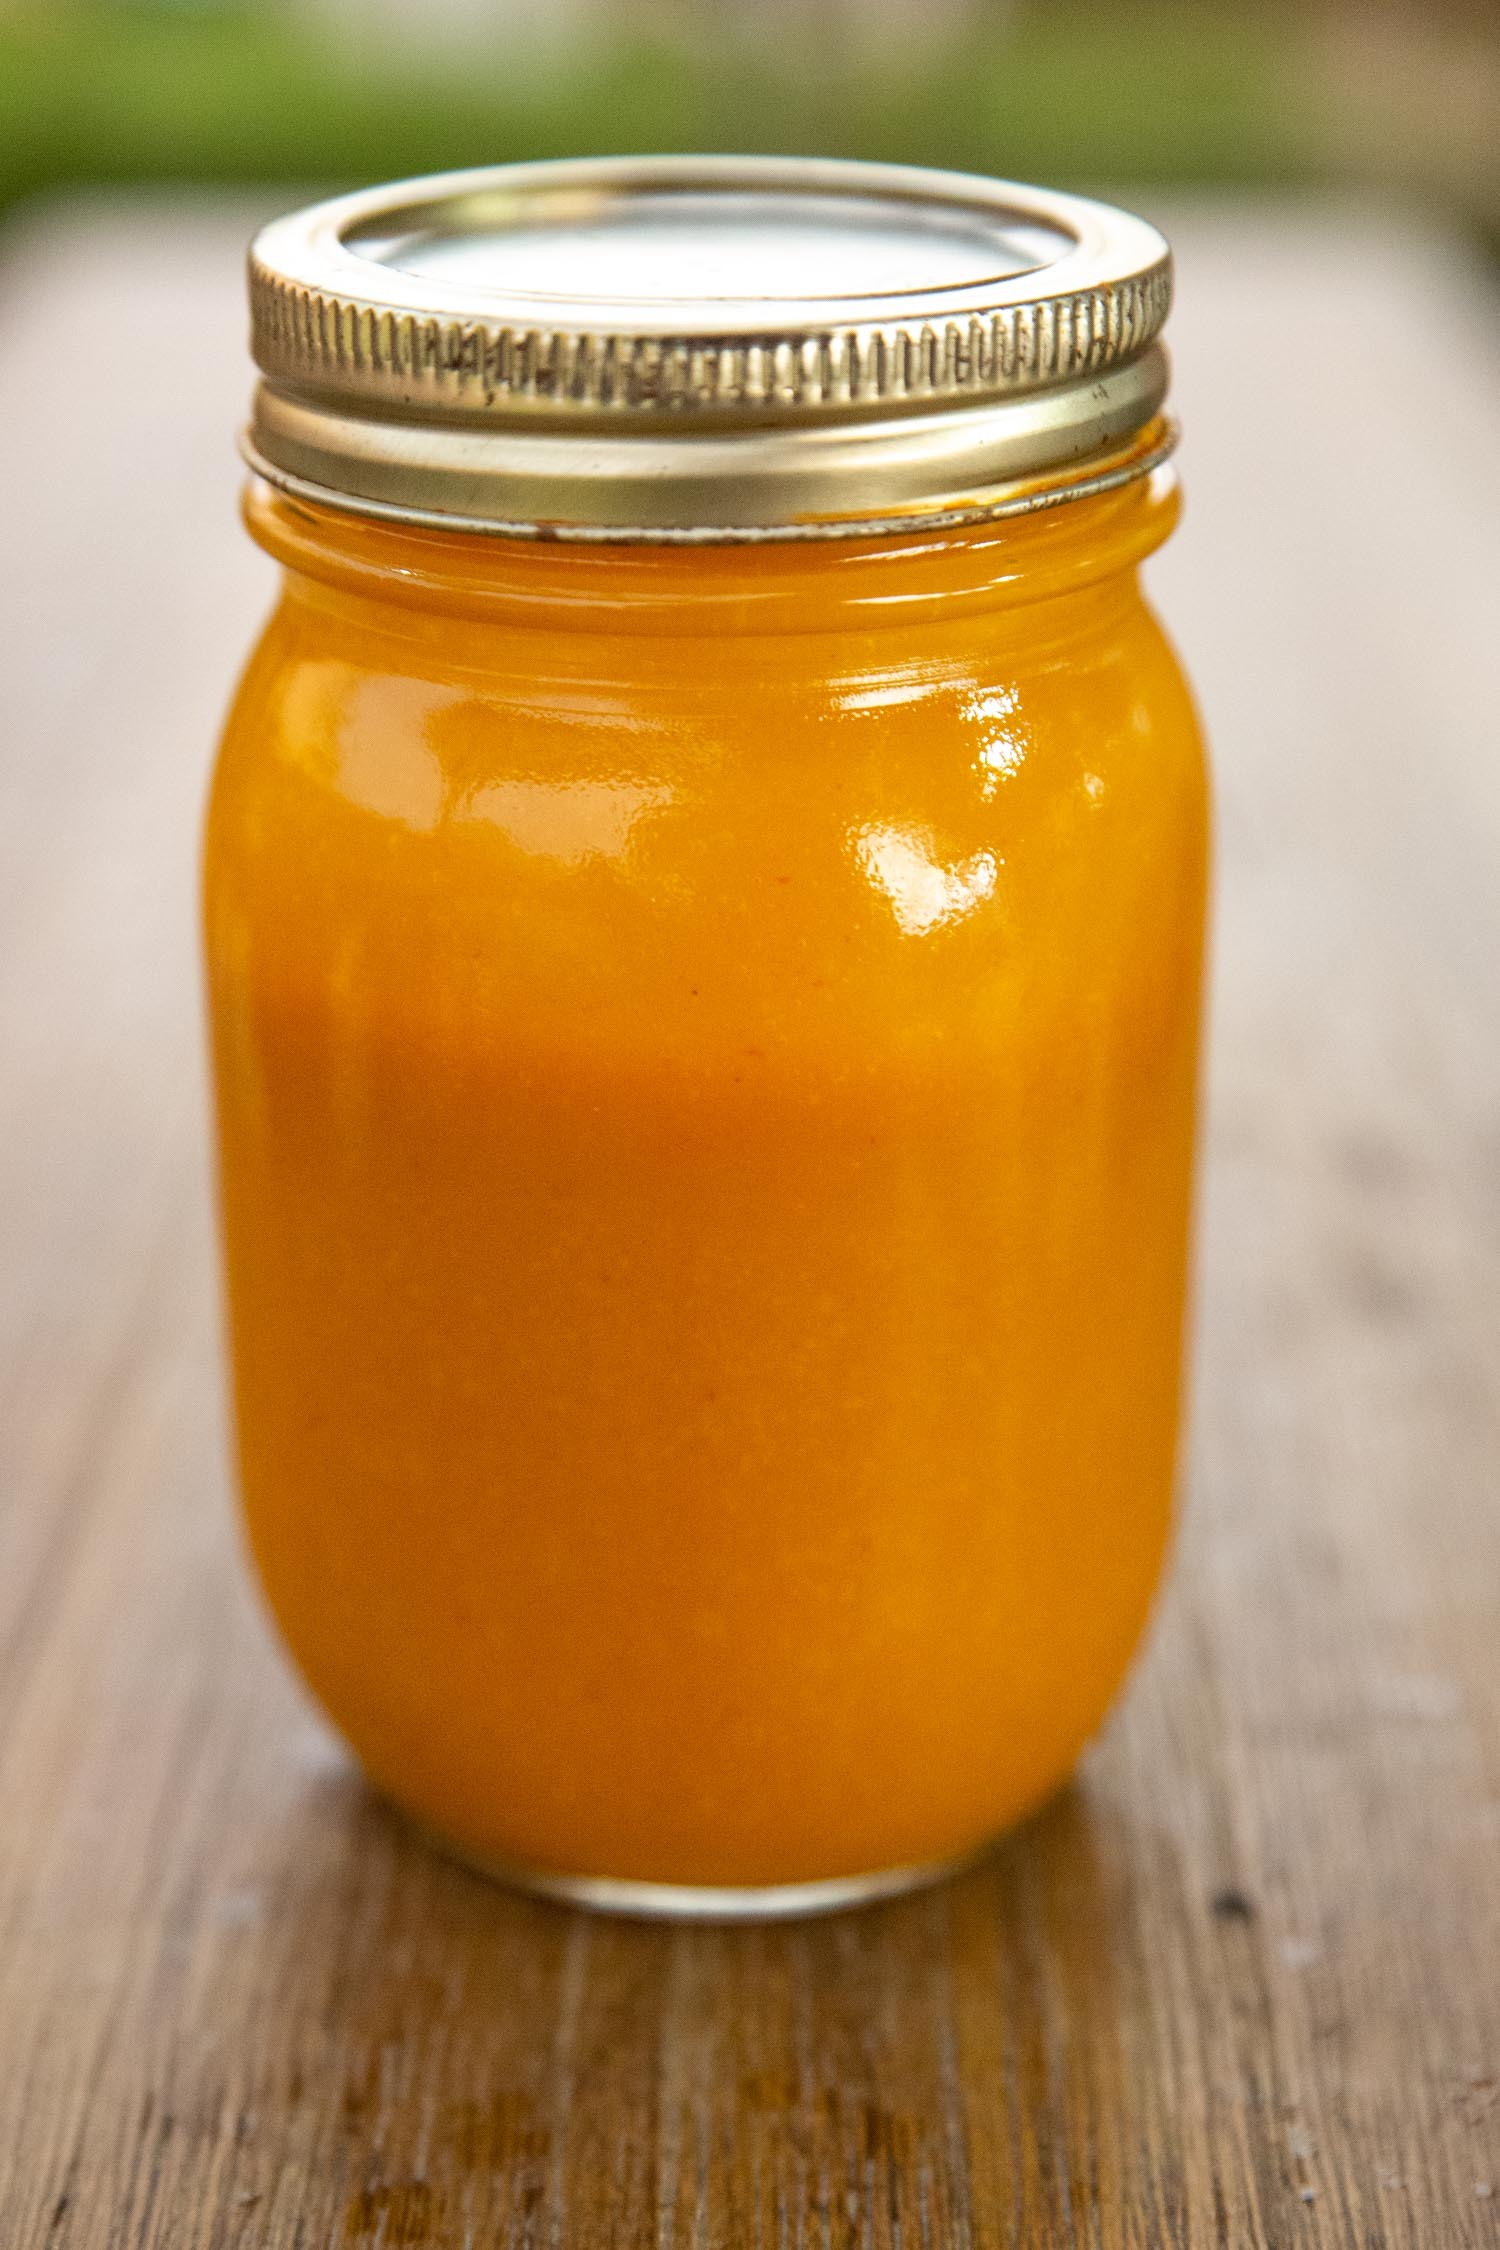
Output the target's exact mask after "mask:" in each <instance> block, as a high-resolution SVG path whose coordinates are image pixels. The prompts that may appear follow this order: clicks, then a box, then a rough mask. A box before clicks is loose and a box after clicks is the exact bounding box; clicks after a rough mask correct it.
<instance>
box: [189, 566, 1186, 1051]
mask: <svg viewBox="0 0 1500 2250" xmlns="http://www.w3.org/2000/svg"><path fill="white" fill-rule="evenodd" d="M336 622H337V621H336V620H333V621H331V620H329V619H328V618H326V617H319V616H318V615H316V614H313V615H309V614H308V613H305V612H299V611H298V609H297V608H296V606H295V605H287V606H285V607H283V609H282V610H281V611H280V612H278V614H277V616H276V617H274V618H273V620H272V621H271V624H270V626H269V627H268V630H267V633H266V635H265V637H264V639H263V641H262V643H261V645H260V647H259V649H258V650H257V652H256V654H255V656H254V657H253V658H252V661H251V663H250V665H249V667H248V670H247V672H246V675H245V679H244V682H243V685H242V688H241V691H240V695H239V697H238V699H237V701H236V704H235V707H234V709H233V711H232V713H231V717H230V721H229V725H228V728H227V731H226V737H225V743H224V748H223V753H222V756H221V760H220V765H219V772H218V778H217V781H216V784H215V789H214V792H213V799H212V804H211V810H210V819H209V840H208V882H209V892H210V902H209V903H210V938H211V942H212V939H213V933H214V929H215V927H216V920H215V917H216V916H217V926H219V927H221V928H222V927H225V926H227V923H228V922H229V921H233V923H234V924H235V926H236V928H238V929H239V930H240V931H241V932H242V933H243V932H245V931H247V930H253V931H254V932H255V933H256V949H257V952H258V954H259V955H260V956H262V957H264V956H265V955H266V954H267V953H268V952H277V953H279V954H280V955H281V956H282V957H283V958H284V962H285V964H287V965H289V966H291V967H295V965H296V964H297V963H298V962H300V963H301V964H302V965H303V966H304V968H305V969H306V971H307V973H309V974H311V975H314V976H316V974H317V973H318V972H317V968H316V964H318V963H319V962H320V961H324V962H326V961H327V960H330V959H332V958H333V957H334V955H337V956H338V958H339V959H340V960H342V961H347V959H348V958H349V956H350V952H351V948H352V949H353V950H354V951H355V952H357V953H358V955H359V957H360V959H361V962H362V964H363V970H362V973H363V974H364V975H365V976H366V977H367V978H369V979H373V980H375V981H381V980H384V981H385V982H387V983H391V984H397V983H399V984H401V985H403V986H405V987H412V986H415V985H417V984H419V983H421V981H422V980H423V979H424V978H427V979H429V980H436V981H438V982H443V981H445V980H446V982H447V983H448V984H450V985H451V984H452V982H453V980H454V979H455V978H457V979H459V980H468V982H469V984H470V985H471V986H476V987H477V986H483V985H486V984H489V985H492V986H493V987H494V988H495V989H497V990H498V989H499V987H500V986H501V985H502V984H504V983H505V981H506V980H507V979H508V978H510V979H512V980H513V978H514V974H515V972H516V970H517V969H518V968H519V970H520V971H521V973H522V974H523V975H524V976H525V977H527V978H529V979H531V980H532V981H533V982H534V983H535V984H536V987H537V989H538V990H539V991H545V992H546V993H547V994H548V995H549V996H550V997H551V1000H552V1001H553V1002H554V1003H556V1001H557V1000H558V999H559V998H560V997H562V996H564V995H565V994H567V993H569V992H573V991H576V990H578V989H583V988H586V989H587V990H588V992H589V993H590V994H598V993H599V992H601V991H605V990H607V989H608V988H609V986H610V983H611V980H619V981H622V982H625V981H628V983H629V984H630V986H631V989H632V991H633V993H634V994H635V996H636V999H637V1001H639V998H640V995H641V994H642V993H648V992H649V991H651V990H652V989H653V988H656V989H659V990H661V991H662V992H663V993H666V992H670V993H672V994H677V993H678V991H679V988H683V989H686V990H689V991H690V990H691V984H690V982H689V983H688V984H687V985H686V986H684V963H685V962H690V961H692V960H698V961H701V962H708V963H713V964H715V965H716V967H715V973H716V974H717V976H718V977H719V979H720V981H721V982H722V983H724V984H725V985H726V986H727V987H732V988H733V989H734V990H735V991H736V992H738V993H739V996H740V997H739V1002H738V1003H737V1004H738V1005H739V1006H740V1008H741V1009H742V1010H744V1009H746V1008H749V1009H752V1012H753V1004H754V996H755V994H756V993H757V992H763V991H765V990H766V989H767V988H768V987H770V986H775V985H778V984H779V985H780V986H782V987H785V985H786V984H787V983H788V982H789V981H795V980H800V981H801V982H803V983H808V984H810V985H813V986H818V987H821V988H825V989H827V988H829V987H831V986H835V985H836V986H837V987H838V988H839V989H840V990H841V991H843V993H844V994H845V996H846V998H847V997H848V995H849V993H850V991H851V989H852V988H853V986H855V985H858V984H860V983H863V984H864V985H866V986H868V987H870V988H871V989H874V988H876V987H879V988H880V989H881V990H882V992H883V993H884V994H885V996H886V999H885V1001H884V1002H883V1003H882V1004H883V1005H884V1004H888V1000H889V994H890V992H891V990H892V989H893V988H895V987H904V988H905V989H907V990H909V992H910V994H911V997H912V1001H913V1005H915V1006H917V1007H919V1008H920V1007H922V1006H925V1005H927V1004H928V1003H927V995H928V994H929V993H931V994H939V993H941V994H943V995H947V996H949V997H951V996H952V995H954V994H956V993H961V992H963V991H965V990H970V989H973V988H975V987H977V986H983V987H984V988H986V989H987V990H991V991H992V990H993V987H994V985H995V982H996V979H997V977H1002V976H1003V975H1004V973H1005V964H1006V962H1007V961H1010V962H1012V963H1020V962H1021V960H1022V957H1023V952H1024V955H1025V959H1026V960H1028V961H1031V962H1032V963H1033V964H1034V960H1035V953H1036V949H1035V946H1034V945H1028V947H1027V948H1025V949H1022V948H1020V947H1019V946H1018V939H1019V938H1020V937H1022V936H1027V937H1028V938H1029V937H1031V936H1032V935H1034V934H1035V933H1037V932H1042V933H1045V935H1046V937H1047V941H1048V945H1049V947H1050V948H1051V949H1052V951H1053V952H1054V953H1056V954H1058V955H1059V956H1073V955H1079V956H1080V957H1081V956H1084V955H1086V954H1087V953H1088V952H1089V951H1090V950H1091V949H1097V948H1099V947H1100V946H1104V945H1108V944H1114V945H1117V946H1119V945H1124V946H1127V947H1130V948H1134V949H1136V950H1139V948H1140V947H1141V946H1142V945H1143V944H1147V943H1149V942H1151V940H1152V937H1153V933H1155V935H1156V936H1157V938H1158V940H1161V941H1164V940H1165V939H1166V938H1167V937H1168V936H1170V935H1171V933H1172V931H1173V930H1178V929H1180V928H1181V927H1183V926H1191V927H1192V928H1196V924H1197V921H1198V920H1199V919H1201V912H1202V891H1203V883H1204V863H1205V852H1206V842H1205V830H1206V807H1205V785H1204V776H1203V758H1202V749H1201V743H1200V739H1199V734H1198V729H1197V723H1196V720H1195V717H1194V713H1193V708H1192V703H1191V699H1190V696H1189V693H1188V690H1187V687H1186V685H1185V682H1184V680H1183V676H1182V673H1181V670H1180V667H1179V666H1178V663H1177V661H1176V658H1175V656H1174V655H1173V653H1172V651H1171V649H1170V647H1169V646H1168V644H1167V642H1166V640H1165V638H1164V636H1163V635H1162V633H1161V631H1160V628H1159V627H1158V625H1157V623H1156V621H1155V619H1154V617H1153V616H1152V614H1151V613H1150V611H1149V610H1148V609H1147V608H1146V606H1145V605H1144V603H1142V602H1141V601H1140V600H1139V599H1132V600H1130V601H1128V602H1123V603H1116V604H1115V605H1114V606H1113V608H1112V609H1111V610H1110V611H1109V612H1108V614H1107V615H1105V616H1101V618H1100V620H1099V629H1097V630H1096V631H1094V632H1092V633H1090V632H1087V631H1078V630H1075V631H1072V632H1069V633H1065V632H1059V631H1058V630H1056V629H1055V627H1054V629H1053V630H1052V631H1051V632H1050V633H1046V632H1042V631H1040V630H1039V631H1038V632H1037V633H1036V634H1035V635H1034V636H1032V637H1031V638H1028V637H1027V635H1026V634H1025V633H1024V632H1019V633H1018V632H1017V631H1016V630H1014V629H1011V630H1008V631H1006V632H986V631H985V630H983V629H982V623H983V621H974V620H970V621H968V626H967V629H966V631H965V632H964V633H963V634H961V635H960V634H953V633H950V634H948V635H946V636H945V635H933V634H929V635H927V636H926V637H925V638H920V637H912V638H911V639H907V638H905V637H902V638H900V639H897V638H896V637H895V636H892V635H889V634H882V633H879V632H870V633H866V634H863V635H861V636H858V637H857V639H856V637H854V636H847V637H844V638H842V639H841V641H840V643H839V645H837V646H836V647H835V646H831V645H830V644H829V643H828V641H826V640H823V639H821V638H817V637H814V636H806V637H802V638H799V637H798V636H795V635H783V636H780V637H778V638H777V639H775V640H774V641H773V640H770V639H765V640H760V641H754V642H752V641H751V640H750V639H749V637H748V636H745V637H741V638H739V639H731V640H726V641H725V642H723V643H719V644H715V643H712V642H710V643H704V642H702V641H700V642H698V644H697V645H696V646H694V647H692V648H691V649H687V648H684V647H682V646H680V645H679V646H675V647H674V646H672V645H662V644H657V643H653V642H644V641H642V640H641V639H639V638H637V639H635V640H633V641H631V642H629V643H624V644H621V643H609V642H604V641H602V640H601V641H600V642H599V643H598V644H597V645H591V646H590V647H589V648H588V649H587V650H582V649H580V648H579V647H577V646H575V645H572V644H571V643H569V642H566V641H565V640H564V639H563V637H562V636H554V637H551V638H550V639H549V638H547V637H544V636H535V637H533V638H532V639H531V640H530V641H529V642H525V641H522V640H520V639H519V638H517V639H516V640H509V639H504V638H501V637H499V636H497V638H496V644H495V647H494V653H493V660H492V662H491V663H490V664H488V665H487V666H482V667H481V666H476V665H474V664H473V663H468V664H465V665H463V666H459V665H455V664H453V663H451V662H447V661H444V660H442V658H441V653H440V652H439V651H436V650H434V648H433V645H432V644H431V642H430V641H429V642H425V643H422V644H404V643H402V642H401V641H400V640H399V639H397V638H392V639H391V640H390V641H389V642H387V643H385V644H372V643H371V642H370V641H369V640H368V639H366V640H363V641H361V640H360V639H358V638H357V637H351V636H348V635H341V634H340V633H339V632H338V631H337V630H335V629H334V626H335V625H336ZM242 943H243V939H242ZM1017 973H1018V974H1019V973H1020V971H1019V969H1018V970H1017ZM474 997H475V994H474V992H473V991H470V994H469V1004H472V1003H473V1000H474Z"/></svg>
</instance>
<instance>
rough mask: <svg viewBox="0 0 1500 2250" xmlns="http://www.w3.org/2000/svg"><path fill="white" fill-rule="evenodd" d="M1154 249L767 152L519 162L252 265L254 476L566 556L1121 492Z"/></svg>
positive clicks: (1143, 461)
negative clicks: (606, 542)
mask: <svg viewBox="0 0 1500 2250" xmlns="http://www.w3.org/2000/svg"><path fill="white" fill-rule="evenodd" d="M1170 297H1171V254H1170V252H1169V251H1168V248H1167V245H1166V243H1165V241H1164V240H1163V239H1162V237H1161V236H1160V235H1159V234H1158V233H1157V232H1156V230H1155V228H1154V227H1150V226H1148V225H1147V224H1146V223H1145V221H1144V220H1141V219H1137V218H1132V217H1131V216H1130V215H1129V214H1128V213H1126V212H1124V211H1117V210H1114V209H1113V208H1111V207H1110V206H1109V205H1107V204H1102V203H1092V202H1088V201H1085V200H1084V199H1083V198H1082V197H1079V196H1071V195H1056V194H1052V193H1050V192H1048V191H1046V190H1043V189H1041V188H1030V187H1019V186H1016V185H1014V184H1012V183H1009V182H1005V181H999V180H988V179H980V178H977V177H973V176H970V175H967V174H962V173H953V172H930V171H915V170H911V169H908V168H907V167H905V166H900V165H883V164H846V163H835V162H819V161H803V160H801V159H786V158H771V157H645V158H634V157H631V158H610V159H595V160H588V161H581V162H563V163H549V164H517V165H508V166H499V167H495V168H493V169H490V170H485V171H475V172H454V173H448V174H445V175H441V176H439V177H437V178H435V179H427V180H415V181H406V182H403V183H399V184H397V185H394V186H390V187H382V188H372V189H369V190H366V191H365V192H363V193H361V194H358V195H347V196H342V197H339V198H338V199H337V200H335V201H333V202H330V203H321V204H317V205H315V206H314V207H313V208H311V209H310V210H306V211H301V212H298V213H296V214H294V215H293V216H292V217H290V218H286V219H279V220H277V221H275V222H274V223H273V224H272V225H271V226H268V227H266V228H265V229H264V230H263V231H262V233H261V234H260V235H259V236H258V237H257V239H256V241H255V243H254V245H253V247H252V250H251V254H250V304H251V316H252V343H253V349H254V353H255V358H256V361H257V364H258V365H259V367H260V369H261V372H262V376H263V378H264V379H263V381H262V382H261V384H260V387H259V390H258V392H257V395H256V401H255V410H254V418H253V421H252V424H251V428H250V432H249V435H248V438H247V441H246V453H247V457H248V459H249V461H250V464H251V466H252V467H253V468H254V469H255V470H256V471H257V472H258V473H259V474H260V475H262V476H264V477H265V478H267V479H268V480H269V481H270V482H271V483H272V484H275V485H279V486H280V487H282V488H283V489H285V490H287V491H290V492H293V493H297V494H301V495H302V496H304V497H307V498H311V499H316V500H320V501H322V502H324V503H326V504H331V505H335V506H340V507H344V508H350V509H354V510H356V511H358V512H359V513H362V514H368V515H379V516H392V517H396V518H398V519H400V520H403V521H408V522H415V523H423V524H434V525H439V526H443V527H447V528H469V529H479V530H486V531H501V532H509V533H513V534H514V533H522V534H528V533H529V534H538V533H545V534H547V535H550V536H553V537H562V538H583V539H613V540H618V539H629V538H637V539H650V540H672V539H710V540H724V539H755V538H796V537H819V536H822V537H827V536H837V535H841V534H843V535H849V534H853V533H856V532H862V533H868V532H870V531H872V530H876V529H880V528H885V527H886V526H888V525H896V526H900V527H902V528H905V527H915V526H917V525H922V524H930V523H933V522H961V521H965V520H968V519H971V518H975V519H977V518H983V517H986V516H993V515H1000V514H1005V513H1008V512H1011V511H1013V510H1016V509H1019V508H1029V507H1035V506H1037V505H1042V504H1046V503H1048V502H1050V501H1052V500H1055V499H1062V498H1068V497H1071V496H1073V495H1074V494H1076V493H1078V492H1081V491H1085V490H1090V491H1091V490H1097V489H1099V488H1100V486H1101V484H1112V483H1118V482H1121V481H1123V479H1124V478H1125V477H1127V476H1135V475H1140V474H1142V473H1143V472H1144V470H1145V469H1146V468H1148V467H1150V466H1151V465H1152V464H1153V462H1155V461H1156V460H1159V459H1160V458H1161V457H1162V455H1163V454H1164V452H1165V451H1166V450H1167V447H1168V445H1169V444H1170V433H1169V432H1168V430H1167V428H1166V425H1165V424H1163V423H1161V422H1160V420H1159V419H1158V415H1159V409H1160V406H1161V402H1162V399H1163V396H1164V394H1165V390H1166V362H1165V358H1164V355H1163V353H1162V350H1161V347H1160V344H1159V343H1158V342H1157V341H1156V339H1157V337H1158V334H1159V331H1160V329H1161V326H1162V323H1163V321H1164V320H1165V318H1166V314H1167V307H1168V304H1169V301H1170Z"/></svg>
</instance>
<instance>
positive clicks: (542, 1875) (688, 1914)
mask: <svg viewBox="0 0 1500 2250" xmlns="http://www.w3.org/2000/svg"><path fill="white" fill-rule="evenodd" d="M422 1834H423V1835H424V1836H425V1837H426V1838H427V1841H428V1842H429V1843H430V1844H431V1845H432V1846H433V1848H434V1850H436V1851H438V1852H441V1853H442V1855H443V1857H444V1858H445V1859H452V1860H456V1861H457V1862H458V1863H459V1865H460V1866H462V1867H467V1868H468V1869H469V1871H470V1873H471V1874H475V1875H483V1876H484V1877H486V1878H487V1880H488V1881H490V1882H492V1883H503V1884H504V1885H505V1887H506V1889H507V1890H513V1891H528V1892H530V1893H531V1895H532V1896H533V1897H535V1898H545V1899H552V1900H553V1901H555V1902H556V1903H557V1904H559V1905H562V1906H578V1907H583V1908H585V1909H587V1911H588V1912H590V1913H592V1914H617V1915H625V1916H629V1917H633V1918H635V1919H638V1920H646V1921H653V1922H784V1921H792V1920H796V1919H798V1918H800V1917H803V1916H806V1915H815V1914H837V1913H840V1912H842V1911H843V1910H844V1909H845V1908H847V1907H853V1906H871V1905H874V1904H875V1903H876V1901H877V1900H880V1899H887V1898H899V1897H900V1896H901V1895H902V1894H903V1893H904V1892H907V1891H918V1890H923V1889H925V1888H927V1886H928V1885H930V1884H933V1883H941V1882H943V1881H945V1880H946V1878H947V1877H949V1876H950V1875H956V1874H958V1873H959V1872H960V1871H961V1870H962V1869H964V1868H966V1867H970V1866H972V1865H973V1863H974V1861H975V1860H976V1859H977V1858H979V1857H981V1856H982V1851H981V1852H962V1853H959V1854H957V1855H956V1856H955V1857H954V1858H952V1859H933V1860H924V1861H921V1862H920V1863H918V1864H916V1865H912V1866H906V1867H885V1868H880V1869H878V1870H876V1871H874V1872H872V1873H870V1874H866V1875H832V1876H827V1877H824V1878H822V1879H820V1880H815V1881H812V1882H807V1883H751V1884H743V1885H738V1884H717V1883H649V1882H638V1881H636V1880H634V1879H632V1878H628V1877H621V1876H613V1875H564V1874H556V1873H554V1872H553V1871H552V1870H551V1869H550V1868H542V1867H528V1866H526V1865H525V1864H524V1863H523V1862H520V1861H513V1860H504V1859H487V1858H485V1857H484V1856H483V1855H482V1854H479V1853H476V1852H470V1851H466V1850H465V1849H464V1848H463V1846H462V1845H460V1844H455V1843H453V1842H451V1841H450V1840H449V1838H448V1837H446V1836H440V1835H437V1834H435V1833H434V1831H433V1830H431V1829H428V1828H424V1829H423V1830H422Z"/></svg>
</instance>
